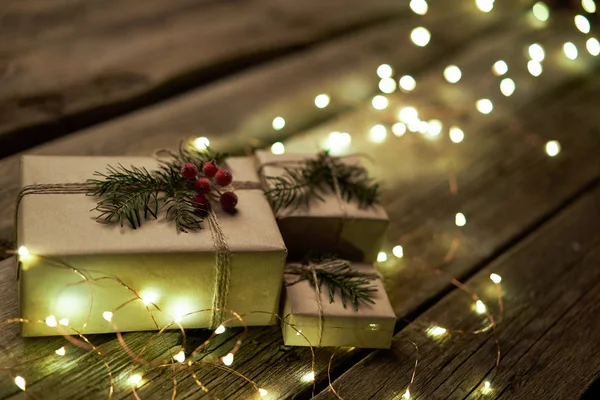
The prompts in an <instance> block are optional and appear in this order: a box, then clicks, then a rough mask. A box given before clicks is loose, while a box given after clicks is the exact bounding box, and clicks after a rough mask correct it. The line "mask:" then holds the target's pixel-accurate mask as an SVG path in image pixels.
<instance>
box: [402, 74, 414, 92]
mask: <svg viewBox="0 0 600 400" xmlns="http://www.w3.org/2000/svg"><path fill="white" fill-rule="evenodd" d="M398 85H400V89H402V90H403V91H404V92H412V91H413V90H415V87H416V86H417V81H415V78H413V77H412V76H410V75H404V76H403V77H402V78H400V80H399V81H398Z"/></svg>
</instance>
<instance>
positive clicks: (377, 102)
mask: <svg viewBox="0 0 600 400" xmlns="http://www.w3.org/2000/svg"><path fill="white" fill-rule="evenodd" d="M371 104H372V105H373V108H374V109H376V110H385V109H386V108H387V106H388V105H389V104H390V102H389V101H388V99H387V97H385V96H382V95H380V94H378V95H377V96H375V97H373V100H371Z"/></svg>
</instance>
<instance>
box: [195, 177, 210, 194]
mask: <svg viewBox="0 0 600 400" xmlns="http://www.w3.org/2000/svg"><path fill="white" fill-rule="evenodd" d="M194 187H195V188H196V193H198V194H208V192H210V187H211V184H210V179H208V178H198V179H197V180H196V183H195V184H194Z"/></svg>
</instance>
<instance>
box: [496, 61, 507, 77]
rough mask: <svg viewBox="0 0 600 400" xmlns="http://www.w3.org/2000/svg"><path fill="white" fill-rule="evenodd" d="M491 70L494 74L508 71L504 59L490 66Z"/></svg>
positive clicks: (499, 74) (502, 73)
mask: <svg viewBox="0 0 600 400" xmlns="http://www.w3.org/2000/svg"><path fill="white" fill-rule="evenodd" d="M492 72H493V73H494V75H498V76H501V75H504V74H506V73H507V72H508V64H506V62H505V61H504V60H498V61H496V62H495V63H494V65H493V66H492Z"/></svg>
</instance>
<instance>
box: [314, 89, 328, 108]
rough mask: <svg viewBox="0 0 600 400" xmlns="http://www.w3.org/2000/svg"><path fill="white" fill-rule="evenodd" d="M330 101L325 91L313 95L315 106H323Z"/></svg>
mask: <svg viewBox="0 0 600 400" xmlns="http://www.w3.org/2000/svg"><path fill="white" fill-rule="evenodd" d="M330 101H331V99H330V98H329V96H328V95H326V94H325V93H321V94H320V95H317V97H315V106H317V108H325V107H327V106H328V105H329V102H330Z"/></svg>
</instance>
